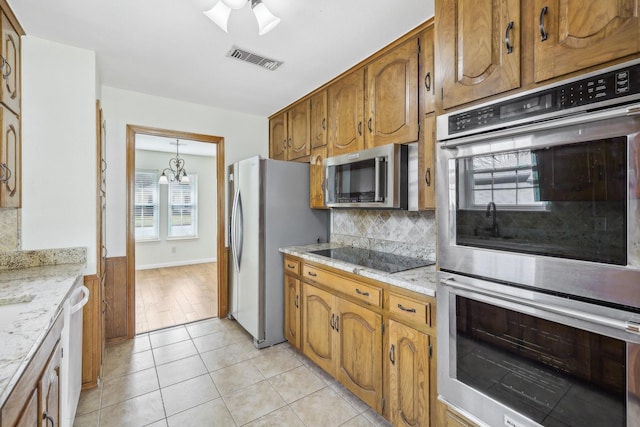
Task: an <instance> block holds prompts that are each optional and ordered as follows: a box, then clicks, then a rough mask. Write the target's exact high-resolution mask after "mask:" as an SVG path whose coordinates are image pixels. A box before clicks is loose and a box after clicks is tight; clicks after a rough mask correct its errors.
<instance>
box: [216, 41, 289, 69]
mask: <svg viewBox="0 0 640 427" xmlns="http://www.w3.org/2000/svg"><path fill="white" fill-rule="evenodd" d="M227 56H228V57H230V58H235V59H237V60H240V61H244V62H249V63H251V64H255V65H257V66H259V67H262V68H266V69H267V70H270V71H275V70H276V69H277V68H278V67H280V66H281V65H282V64H283V62H282V61H276V60H275V59H269V58H266V57H264V56H261V55H258V54H256V53H252V52H249V51H246V50H244V49H240V48H238V47H236V46H233V47H232V48H231V50H230V51H229V52H228V53H227Z"/></svg>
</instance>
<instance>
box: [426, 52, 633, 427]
mask: <svg viewBox="0 0 640 427" xmlns="http://www.w3.org/2000/svg"><path fill="white" fill-rule="evenodd" d="M437 125H438V126H437V128H438V139H439V144H438V145H439V146H438V154H437V155H438V178H439V179H438V189H437V191H438V200H439V201H440V202H439V204H438V263H439V265H440V269H441V271H440V272H439V273H438V280H439V283H438V292H437V300H438V340H439V345H438V361H439V362H438V363H439V373H438V389H439V394H440V398H441V399H443V400H444V401H445V402H447V403H449V404H451V405H453V406H454V407H456V408H457V409H459V410H460V411H461V412H462V413H464V414H466V415H467V416H469V417H470V418H471V419H473V420H475V421H476V422H478V423H479V424H485V425H490V426H503V425H504V426H513V427H517V426H537V425H544V426H590V427H592V426H606V427H613V426H620V427H629V426H637V425H640V334H639V333H640V61H635V62H630V63H626V64H621V65H619V66H616V67H612V68H609V69H606V70H601V71H599V72H597V73H592V74H587V75H584V76H581V77H579V78H575V79H572V80H567V81H563V82H559V83H556V84H553V85H549V86H547V87H545V88H541V89H536V90H534V91H530V92H528V93H523V94H517V95H514V96H511V97H508V98H503V99H501V100H498V101H494V102H490V103H487V104H483V105H480V106H475V107H472V108H469V109H465V110H460V111H456V112H454V113H450V114H447V115H443V116H440V117H438V123H437Z"/></svg>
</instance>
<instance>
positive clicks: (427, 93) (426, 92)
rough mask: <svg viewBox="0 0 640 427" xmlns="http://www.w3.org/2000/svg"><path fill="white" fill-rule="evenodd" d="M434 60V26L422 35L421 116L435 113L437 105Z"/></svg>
mask: <svg viewBox="0 0 640 427" xmlns="http://www.w3.org/2000/svg"><path fill="white" fill-rule="evenodd" d="M434 64H435V62H434V58H433V26H431V27H429V28H427V29H426V30H424V31H423V32H422V33H420V64H419V77H418V85H419V87H420V91H419V95H420V105H421V106H422V112H421V114H429V113H433V112H434V111H435V109H436V105H435V93H436V91H435V85H434V82H435V78H434V71H433V70H434Z"/></svg>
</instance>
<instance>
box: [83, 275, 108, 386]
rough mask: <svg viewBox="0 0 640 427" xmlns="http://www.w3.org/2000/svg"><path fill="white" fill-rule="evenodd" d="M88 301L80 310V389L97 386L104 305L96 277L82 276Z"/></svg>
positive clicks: (100, 362)
mask: <svg viewBox="0 0 640 427" xmlns="http://www.w3.org/2000/svg"><path fill="white" fill-rule="evenodd" d="M84 285H85V286H86V287H87V288H89V301H88V302H87V304H86V305H85V306H84V308H83V309H82V389H83V390H88V389H91V388H95V387H97V386H98V378H99V377H100V373H101V369H102V356H103V354H104V304H103V301H102V292H101V289H100V279H99V278H98V276H97V275H95V274H92V275H90V276H84Z"/></svg>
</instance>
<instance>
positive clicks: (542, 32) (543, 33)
mask: <svg viewBox="0 0 640 427" xmlns="http://www.w3.org/2000/svg"><path fill="white" fill-rule="evenodd" d="M547 10H549V9H548V8H547V6H545V7H543V8H542V9H541V10H540V19H539V22H538V26H539V27H540V41H541V42H543V41H545V40H546V39H548V38H549V33H547V30H545V28H544V15H546V14H547Z"/></svg>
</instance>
